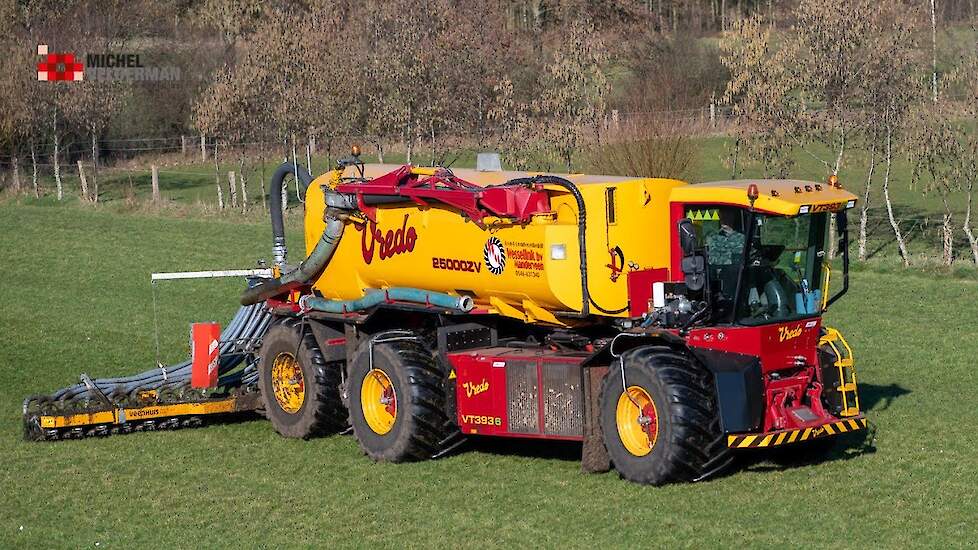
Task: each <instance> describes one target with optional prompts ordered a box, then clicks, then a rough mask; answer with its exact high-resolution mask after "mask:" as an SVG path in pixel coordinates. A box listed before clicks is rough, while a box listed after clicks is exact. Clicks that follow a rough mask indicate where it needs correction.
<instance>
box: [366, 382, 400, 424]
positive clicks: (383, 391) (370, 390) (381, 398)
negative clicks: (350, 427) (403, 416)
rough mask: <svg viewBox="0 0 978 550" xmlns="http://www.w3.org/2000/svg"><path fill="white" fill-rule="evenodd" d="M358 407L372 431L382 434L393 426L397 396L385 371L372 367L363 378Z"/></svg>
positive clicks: (395, 416)
mask: <svg viewBox="0 0 978 550" xmlns="http://www.w3.org/2000/svg"><path fill="white" fill-rule="evenodd" d="M360 408H362V409H363V418H364V419H365V420H366V421H367V425H368V426H370V429H371V430H373V431H374V433H376V434H378V435H384V434H386V433H388V432H390V431H391V429H393V428H394V420H395V419H396V418H397V397H396V396H395V395H394V384H392V383H391V379H390V378H389V377H388V376H387V373H385V372H384V371H382V370H380V369H373V370H371V371H370V372H368V373H367V375H366V376H365V377H364V378H363V386H361V387H360Z"/></svg>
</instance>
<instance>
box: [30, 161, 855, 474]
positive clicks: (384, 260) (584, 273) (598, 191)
mask: <svg viewBox="0 0 978 550" xmlns="http://www.w3.org/2000/svg"><path fill="white" fill-rule="evenodd" d="M356 153H357V152H356V151H355V154H354V155H353V156H351V157H350V158H347V159H344V160H342V161H340V162H339V163H338V165H337V167H336V168H335V169H334V170H332V171H330V172H328V173H326V174H324V175H322V176H319V177H318V178H316V179H313V178H311V177H310V176H309V174H308V173H306V172H305V171H304V170H302V169H301V168H299V167H297V166H295V165H293V164H284V165H282V166H281V167H280V168H279V170H278V171H277V172H276V173H275V175H274V176H273V178H272V189H271V194H270V196H271V201H272V205H271V206H272V208H271V211H272V226H273V254H274V266H273V269H272V273H270V274H265V275H266V276H258V277H251V278H250V279H249V285H248V288H247V289H246V291H245V292H244V294H243V296H242V299H241V301H242V305H243V307H242V312H244V313H239V316H243V317H242V319H240V320H239V319H237V318H236V320H235V321H232V323H231V324H229V325H228V327H226V328H225V334H224V335H222V336H220V337H218V336H217V335H216V332H214V329H213V328H212V329H211V330H212V333H213V336H212V337H211V339H210V342H211V344H210V345H209V346H208V345H207V342H208V340H207V339H206V338H204V337H203V336H202V337H201V338H202V340H201V343H200V345H199V346H197V345H195V354H194V358H193V361H192V362H188V363H187V364H183V365H182V366H177V368H179V369H183V370H180V372H181V373H184V371H186V373H185V374H186V376H187V377H188V380H189V376H190V373H191V372H193V371H195V369H196V371H197V372H198V373H203V374H201V376H200V379H201V380H204V381H203V382H200V383H194V384H189V382H185V383H184V385H183V386H180V388H181V391H182V393H180V392H174V391H172V390H173V388H172V386H173V383H172V382H171V383H170V385H169V386H168V385H167V384H161V383H160V382H159V380H158V376H155V375H150V374H146V373H144V376H143V379H141V380H142V381H131V380H129V379H125V380H127V382H126V384H128V385H124V387H120V386H119V384H120V383H119V382H118V381H116V382H112V383H108V382H105V383H103V382H102V381H99V380H95V381H92V380H90V379H86V380H84V381H83V383H82V384H79V385H78V386H74V387H72V388H66V389H65V390H60V391H61V392H62V393H61V394H60V395H59V394H58V393H56V394H54V395H52V396H45V397H36V398H31V399H28V401H27V402H26V403H25V430H26V433H27V434H28V437H31V438H33V439H63V438H66V437H78V436H83V435H89V434H91V433H96V434H97V433H111V432H113V431H130V430H131V429H138V428H139V426H141V425H143V424H140V423H139V421H135V422H136V423H135V427H133V422H134V419H133V415H136V418H137V419H142V420H141V422H143V423H145V422H146V421H147V420H146V419H149V420H148V421H151V422H155V423H156V424H155V426H159V424H166V423H169V426H168V427H180V426H182V425H183V424H184V423H186V422H188V421H190V420H194V421H196V422H199V421H201V420H202V419H203V418H206V415H208V414H210V413H229V412H234V411H241V410H247V409H253V408H256V407H259V406H261V407H263V409H264V413H265V415H266V416H267V417H268V419H269V420H270V421H271V424H272V426H273V427H274V428H275V430H277V431H278V432H279V433H281V434H282V435H284V436H287V437H300V438H308V437H313V436H318V435H329V434H334V433H340V432H344V431H346V430H348V429H349V428H352V432H353V435H354V437H356V439H357V441H358V442H359V444H360V447H361V448H362V449H363V451H364V453H365V454H367V455H368V456H369V457H371V458H372V459H374V460H382V461H394V462H399V461H406V460H421V459H429V458H435V457H439V456H441V455H443V454H445V453H447V452H450V451H451V450H453V449H455V448H456V447H458V446H459V445H460V444H462V443H463V442H465V441H466V440H467V439H469V438H472V437H484V436H493V437H510V438H533V439H558V440H572V441H580V442H582V444H583V447H582V448H583V453H582V458H583V466H584V469H585V470H587V471H604V470H607V469H609V468H614V469H616V470H617V471H618V472H619V473H620V474H621V476H622V477H624V478H626V479H629V480H633V481H637V482H641V483H650V484H662V483H667V482H672V481H688V480H697V479H702V478H705V477H708V476H710V475H711V474H713V473H715V472H718V471H720V470H722V469H723V468H724V467H726V466H727V465H728V464H730V462H731V460H732V458H733V456H734V454H735V452H737V451H740V450H742V449H753V448H767V447H779V446H786V445H792V446H794V447H795V448H798V449H799V450H803V451H804V452H816V451H817V450H818V449H819V448H825V447H826V445H825V443H826V442H832V441H834V440H835V438H833V437H832V436H835V435H838V434H843V433H847V432H851V431H857V430H861V429H863V428H865V427H866V419H865V417H864V416H863V415H862V413H861V412H860V410H859V401H858V394H857V389H856V381H855V371H854V365H853V358H852V351H851V349H850V348H849V346H848V344H847V343H846V341H845V340H844V339H843V337H842V336H841V334H840V333H839V332H838V331H837V330H834V329H831V328H827V327H824V326H823V325H822V313H823V312H824V311H825V310H826V308H827V307H829V305H830V304H831V303H832V302H834V301H835V300H836V299H838V298H839V297H840V296H841V295H842V294H843V293H844V292H845V291H846V289H847V288H848V232H847V224H846V211H847V210H848V209H850V208H852V207H853V206H854V205H855V202H856V197H855V196H854V195H853V194H851V193H849V192H848V191H846V190H844V189H843V188H842V186H841V185H840V184H839V182H838V181H837V180H836V179H835V178H832V179H830V180H829V181H828V182H825V183H816V182H807V181H793V180H739V181H726V182H713V183H701V184H689V183H686V182H683V181H678V180H671V179H656V178H634V177H611V176H593V175H549V174H531V173H522V172H503V171H477V170H454V171H453V170H449V169H447V168H437V167H436V168H421V167H415V166H411V165H405V166H393V165H364V164H362V163H361V162H360V161H359V157H358V154H356ZM290 175H291V176H294V177H296V178H297V180H298V181H299V184H300V186H301V187H302V188H304V198H305V247H306V250H307V256H306V258H305V259H304V260H303V261H302V262H301V263H300V264H299V265H297V266H290V265H289V264H288V262H287V253H288V250H287V247H286V243H285V237H284V225H283V221H282V215H281V198H280V197H281V193H280V192H279V191H280V190H281V187H282V185H283V184H284V183H283V182H284V181H285V179H286V178H288V177H289V176H290ZM831 214H835V216H834V219H835V223H837V224H838V234H839V235H840V237H841V243H840V244H841V248H840V250H841V255H842V258H841V265H842V267H841V275H840V276H841V279H842V284H841V285H836V286H839V287H840V290H839V291H838V292H836V293H835V294H834V295H833V294H831V292H830V284H829V283H830V279H831V274H832V271H831V268H830V264H829V262H828V258H827V257H826V249H827V247H828V243H827V236H828V228H829V223H831V221H832V219H833V217H832V216H830V215H831ZM195 334H196V333H195ZM232 341H233V342H237V343H234V344H229V342H232ZM242 342H244V343H242ZM222 346H223V347H222ZM227 346H230V347H229V348H228V349H227V350H225V347H227ZM205 348H206V349H207V350H209V351H211V352H212V354H211V355H209V356H205V355H204V353H203V351H200V353H197V352H196V351H197V350H198V349H199V350H204V349H205ZM214 350H216V352H215V351H214ZM198 356H200V357H198ZM232 356H233V357H236V358H237V359H234V358H233V357H232ZM208 366H210V367H211V368H210V370H209V371H206V372H209V373H210V378H207V377H206V376H205V374H206V372H205V369H207V367H208ZM114 380H120V379H114ZM146 380H151V383H147V382H146ZM202 387H207V388H208V389H206V390H204V389H201V388H202ZM168 388H169V390H170V391H169V392H168V391H166V390H167V389H168ZM139 392H143V393H142V398H141V399H143V401H139V398H138V395H140V394H139ZM83 395H84V396H86V397H84V399H80V398H79V396H83ZM65 396H67V397H65ZM103 398H104V399H103ZM32 399H33V400H32ZM76 402H81V403H82V404H80V405H77V406H74V407H72V406H71V405H72V404H73V403H76ZM167 406H168V407H185V408H187V407H197V408H198V409H199V410H197V411H191V410H180V411H177V412H175V413H173V414H170V413H166V412H161V410H160V409H161V407H167ZM153 407H156V409H157V412H156V413H151V412H150V413H148V412H145V411H151V410H152V408H153ZM207 407H211V408H214V409H215V410H213V411H212V410H203V409H204V408H207ZM139 411H144V412H142V413H140V412H139ZM120 414H121V415H122V417H123V418H122V419H121V420H120V418H119V417H120ZM153 414H155V415H156V416H154V415H153ZM97 415H101V416H99V417H98V418H95V416H97ZM140 415H141V416H140Z"/></svg>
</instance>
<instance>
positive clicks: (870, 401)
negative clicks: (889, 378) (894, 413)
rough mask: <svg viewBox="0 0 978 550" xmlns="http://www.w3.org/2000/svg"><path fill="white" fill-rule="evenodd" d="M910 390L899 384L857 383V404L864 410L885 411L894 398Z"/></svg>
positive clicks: (906, 393)
mask: <svg viewBox="0 0 978 550" xmlns="http://www.w3.org/2000/svg"><path fill="white" fill-rule="evenodd" d="M909 393H910V390H908V389H907V388H904V387H903V386H901V385H899V384H888V385H886V386H881V385H878V384H865V383H863V382H860V383H859V406H860V408H861V409H862V410H864V411H885V410H886V409H888V408H890V405H891V404H892V403H893V401H894V400H895V399H899V398H901V397H903V396H904V395H908V394H909Z"/></svg>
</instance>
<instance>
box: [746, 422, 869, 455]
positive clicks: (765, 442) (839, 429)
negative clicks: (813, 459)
mask: <svg viewBox="0 0 978 550" xmlns="http://www.w3.org/2000/svg"><path fill="white" fill-rule="evenodd" d="M865 428H866V419H865V418H862V417H860V418H850V419H847V420H840V421H838V422H832V423H829V424H823V425H821V426H816V427H814V428H799V429H797V430H782V431H780V432H769V433H766V434H739V435H728V436H727V447H730V448H731V449H754V448H760V447H776V446H778V445H787V444H788V443H797V442H799V441H808V440H810V439H815V438H818V437H827V436H831V435H838V434H841V433H847V432H855V431H858V430H862V429H865Z"/></svg>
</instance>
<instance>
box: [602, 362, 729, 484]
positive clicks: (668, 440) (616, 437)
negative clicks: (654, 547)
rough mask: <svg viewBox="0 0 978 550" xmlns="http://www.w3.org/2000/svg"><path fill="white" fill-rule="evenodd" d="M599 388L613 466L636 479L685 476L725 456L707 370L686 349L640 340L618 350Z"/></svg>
mask: <svg viewBox="0 0 978 550" xmlns="http://www.w3.org/2000/svg"><path fill="white" fill-rule="evenodd" d="M623 362H624V369H625V384H626V385H627V389H626V388H625V387H623V385H622V371H621V369H622V367H621V366H615V367H613V368H612V369H611V370H610V371H609V373H608V375H607V376H606V377H605V380H604V382H603V384H602V387H601V396H600V403H599V407H600V410H601V419H600V420H601V428H602V432H603V433H604V443H605V447H606V448H607V450H608V455H609V456H610V457H611V461H612V463H613V465H614V467H615V469H616V470H618V473H619V474H620V475H621V476H622V477H623V478H625V479H628V480H630V481H635V482H638V483H646V484H651V485H662V484H665V483H670V482H676V481H692V480H695V479H698V478H700V477H702V476H704V475H706V474H709V473H710V472H712V471H714V470H716V469H718V468H721V467H723V466H725V465H726V464H727V463H728V462H729V460H730V452H729V451H728V450H727V447H726V445H725V442H724V440H723V434H722V432H721V429H720V421H719V417H718V414H717V408H716V399H715V397H714V390H713V384H712V377H711V376H710V374H709V372H707V371H706V370H705V369H703V368H702V367H700V366H699V365H698V364H697V363H695V362H694V361H693V360H692V359H691V358H690V357H689V356H687V355H685V354H682V353H677V352H676V351H674V350H672V349H669V348H664V347H659V346H645V347H640V348H636V349H634V350H631V351H629V352H627V353H626V354H625V356H624V357H623Z"/></svg>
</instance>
